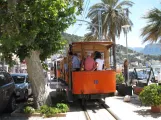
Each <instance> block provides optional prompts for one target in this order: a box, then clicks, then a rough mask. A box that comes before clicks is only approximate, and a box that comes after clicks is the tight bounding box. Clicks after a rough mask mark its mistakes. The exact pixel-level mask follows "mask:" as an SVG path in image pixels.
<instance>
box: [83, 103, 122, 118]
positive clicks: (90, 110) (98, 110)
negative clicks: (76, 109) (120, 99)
mask: <svg viewBox="0 0 161 120" xmlns="http://www.w3.org/2000/svg"><path fill="white" fill-rule="evenodd" d="M88 104H89V103H87V104H86V105H85V106H82V109H83V111H84V114H85V117H86V120H120V119H119V118H118V117H117V116H116V115H115V114H114V113H113V112H112V111H110V109H109V107H108V106H107V105H106V104H105V103H103V102H100V101H96V102H94V103H93V102H92V103H90V105H88Z"/></svg>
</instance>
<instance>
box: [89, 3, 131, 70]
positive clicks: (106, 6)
mask: <svg viewBox="0 0 161 120" xmlns="http://www.w3.org/2000/svg"><path fill="white" fill-rule="evenodd" d="M101 1H102V2H101V3H97V4H95V5H93V6H92V7H91V8H90V10H89V13H88V17H89V18H90V19H91V20H92V23H93V24H98V9H99V10H101V14H102V33H103V34H102V35H103V37H104V38H105V39H107V40H112V41H113V42H114V46H113V55H114V66H115V67H116V52H115V47H116V38H115V37H119V36H120V33H121V31H122V26H123V25H126V24H129V25H132V22H131V20H130V19H129V17H128V15H127V14H128V12H129V11H128V9H127V7H131V6H132V5H133V2H131V1H128V0H126V1H120V0H101ZM125 11H127V12H126V13H125ZM128 30H130V28H129V29H128ZM97 31H98V30H97ZM124 32H125V30H124ZM97 35H98V33H97Z"/></svg>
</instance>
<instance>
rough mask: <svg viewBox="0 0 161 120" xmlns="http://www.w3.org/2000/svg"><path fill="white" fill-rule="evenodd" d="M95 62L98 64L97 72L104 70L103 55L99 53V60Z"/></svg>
mask: <svg viewBox="0 0 161 120" xmlns="http://www.w3.org/2000/svg"><path fill="white" fill-rule="evenodd" d="M95 61H96V63H97V70H103V65H104V60H103V59H102V55H101V53H97V58H96V60H95Z"/></svg>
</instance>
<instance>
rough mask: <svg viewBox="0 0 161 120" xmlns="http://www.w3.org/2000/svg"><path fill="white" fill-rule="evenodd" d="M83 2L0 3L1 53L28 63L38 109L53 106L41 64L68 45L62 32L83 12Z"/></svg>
mask: <svg viewBox="0 0 161 120" xmlns="http://www.w3.org/2000/svg"><path fill="white" fill-rule="evenodd" d="M82 4H83V3H82V0H0V26H1V27H0V30H1V31H0V32H1V36H0V42H1V46H0V47H1V49H0V50H1V52H2V53H3V55H5V57H6V59H8V60H11V59H12V55H13V54H16V55H17V56H18V57H19V58H20V59H21V60H23V59H25V60H26V63H27V72H28V74H29V78H30V80H31V84H32V86H33V92H34V100H35V105H36V107H39V106H40V105H43V104H46V103H47V104H50V103H51V101H50V99H48V98H50V97H48V93H49V92H48V91H47V89H46V88H45V84H46V83H45V77H44V74H43V68H42V64H41V62H42V61H43V60H45V59H46V58H47V57H49V56H50V55H51V54H53V53H55V52H57V51H58V50H59V49H61V48H62V46H63V45H64V44H65V42H64V41H63V40H62V39H61V33H62V32H64V31H65V30H66V29H67V28H68V26H69V25H71V24H73V22H74V21H75V15H76V14H79V13H80V11H81V10H82Z"/></svg>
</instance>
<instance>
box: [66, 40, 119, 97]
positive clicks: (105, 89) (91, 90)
mask: <svg viewBox="0 0 161 120" xmlns="http://www.w3.org/2000/svg"><path fill="white" fill-rule="evenodd" d="M112 46H113V42H107V41H106V42H105V41H100V42H73V43H72V44H71V45H70V50H69V51H70V52H72V53H77V55H78V56H79V58H80V60H83V59H84V58H85V56H86V54H87V52H91V53H94V52H95V51H99V52H100V53H101V55H102V59H104V69H103V70H99V71H97V70H96V71H85V70H80V71H72V57H71V56H70V55H69V54H68V55H67V63H68V77H66V78H65V79H67V82H68V92H67V93H68V95H67V96H68V97H69V96H70V100H71V99H72V100H75V99H82V100H88V99H101V98H105V97H107V96H109V94H111V93H114V92H115V91H116V70H115V69H111V68H110V61H111V59H110V57H111V56H110V49H111V48H112Z"/></svg>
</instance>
